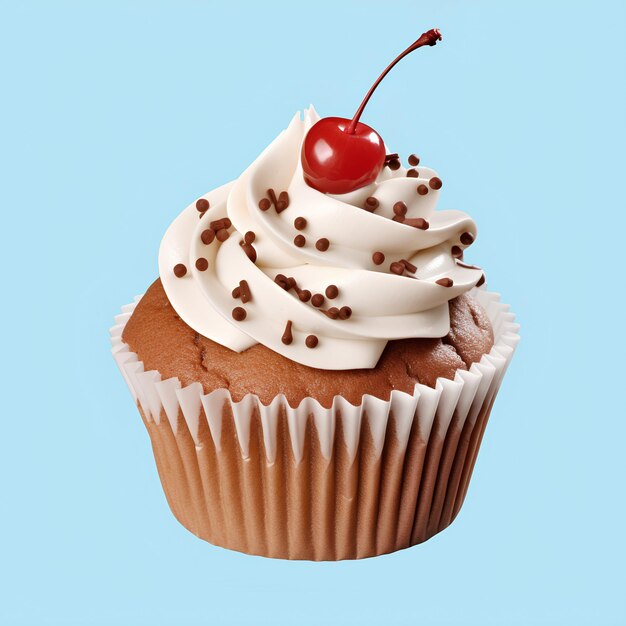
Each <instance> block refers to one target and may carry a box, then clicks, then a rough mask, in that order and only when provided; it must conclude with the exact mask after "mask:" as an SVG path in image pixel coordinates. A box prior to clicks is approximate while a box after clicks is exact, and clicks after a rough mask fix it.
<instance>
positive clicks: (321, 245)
mask: <svg viewBox="0 0 626 626" xmlns="http://www.w3.org/2000/svg"><path fill="white" fill-rule="evenodd" d="M329 246H330V241H328V239H326V237H322V238H321V239H318V240H317V241H316V242H315V247H316V248H317V249H318V250H319V251H320V252H326V250H328V248H329Z"/></svg>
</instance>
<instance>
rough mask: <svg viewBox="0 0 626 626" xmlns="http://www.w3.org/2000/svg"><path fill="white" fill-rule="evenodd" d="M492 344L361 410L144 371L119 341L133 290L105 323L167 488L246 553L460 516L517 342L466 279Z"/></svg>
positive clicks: (303, 548) (429, 527)
mask: <svg viewBox="0 0 626 626" xmlns="http://www.w3.org/2000/svg"><path fill="white" fill-rule="evenodd" d="M472 295H473V296H474V297H475V298H476V299H477V300H478V302H479V303H480V304H481V305H482V306H483V308H484V309H485V310H486V312H487V314H488V316H489V318H490V320H491V323H492V326H493V330H494V338H495V341H494V346H493V348H492V349H491V351H490V352H489V354H486V355H484V356H483V357H482V359H481V360H480V361H479V362H477V363H474V364H473V365H472V366H471V367H470V369H469V370H467V371H466V370H457V372H456V375H455V378H454V380H448V379H444V378H439V379H438V380H437V383H436V386H435V388H434V389H433V388H431V387H428V386H426V385H421V384H417V385H415V389H414V392H413V394H408V393H404V392H401V391H395V390H394V391H392V392H391V395H390V399H389V400H388V401H384V400H380V399H378V398H375V397H374V396H370V395H367V394H366V395H364V396H363V398H362V401H361V403H360V404H359V405H358V406H355V405H352V404H350V403H349V402H347V401H346V400H345V399H344V398H342V397H341V396H336V397H335V398H334V400H333V403H332V406H331V407H330V408H324V407H322V406H321V405H320V403H319V402H317V400H315V399H314V398H310V397H309V398H305V399H304V400H302V402H301V403H300V404H299V405H298V406H297V407H291V406H289V403H288V402H287V400H286V398H285V397H284V396H283V395H282V394H281V395H278V396H276V397H275V398H274V400H273V401H272V402H271V403H270V404H269V405H264V404H263V403H262V402H261V401H260V400H259V398H258V397H257V396H255V395H252V394H249V395H247V396H245V397H244V398H243V399H242V400H241V401H239V402H235V401H234V400H233V399H232V397H231V395H230V392H229V390H228V389H218V390H215V391H213V392H211V393H209V394H204V393H203V390H202V386H201V384H200V383H194V384H192V385H189V386H187V387H182V386H181V384H180V381H179V380H178V379H177V378H170V379H167V380H162V379H161V375H160V374H159V372H157V371H154V370H152V371H145V370H144V366H143V363H142V362H141V361H140V360H139V358H138V356H137V354H135V353H133V352H131V351H130V349H129V347H128V345H126V344H125V343H124V342H123V341H122V333H123V330H124V326H125V324H126V322H127V321H128V319H129V318H130V316H131V315H132V312H133V310H134V308H135V306H136V304H137V302H139V300H140V299H141V297H140V296H139V297H137V298H135V302H133V303H132V304H128V305H125V306H124V307H122V313H121V314H120V315H118V316H117V317H116V320H115V321H116V324H115V326H114V327H113V328H112V329H111V340H112V344H113V355H114V357H115V360H116V362H117V364H118V366H119V367H120V370H121V372H122V375H123V376H124V378H125V380H126V382H127V384H128V387H129V389H130V391H131V393H132V395H133V398H134V399H135V402H136V403H137V405H138V407H139V410H140V413H141V415H142V417H143V420H144V422H145V424H146V427H147V429H148V432H149V434H150V438H151V441H152V446H153V450H154V453H155V458H156V462H157V468H158V470H159V475H160V477H161V482H162V484H163V487H164V490H165V494H166V497H167V499H168V502H169V504H170V507H171V509H172V511H173V512H174V514H175V515H176V517H177V518H178V519H179V521H180V522H181V523H182V524H183V525H184V526H186V527H187V528H188V529H189V530H191V531H192V532H193V533H195V534H196V535H198V536H199V537H201V538H203V539H205V540H207V541H209V542H211V543H213V544H216V545H220V546H223V547H226V548H231V549H235V550H239V551H241V552H246V553H249V554H260V555H264V556H271V557H278V558H292V559H311V560H339V559H346V558H363V557H368V556H375V555H377V554H383V553H387V552H392V551H394V550H398V549H401V548H405V547H408V546H411V545H414V544H416V543H420V542H422V541H425V540H426V539H428V538H429V537H431V536H432V535H434V534H436V533H437V532H439V531H441V530H443V529H444V528H445V527H447V526H448V525H449V524H450V523H451V522H452V520H453V519H454V517H455V516H456V515H457V513H458V511H459V509H460V508H461V505H462V503H463V500H464V498H465V494H466V492H467V487H468V484H469V479H470V476H471V473H472V470H473V467H474V463H475V461H476V457H477V454H478V449H479V446H480V442H481V440H482V435H483V432H484V428H485V426H486V423H487V419H488V417H489V413H490V411H491V406H492V405H493V401H494V399H495V396H496V393H497V391H498V388H499V386H500V383H501V381H502V377H503V376H504V373H505V371H506V368H507V367H508V364H509V363H510V361H511V358H512V356H513V352H514V351H515V348H516V346H517V343H518V341H519V335H518V329H519V326H518V325H517V324H516V323H515V322H514V315H513V314H512V313H510V312H509V307H508V306H507V305H504V304H502V303H500V296H499V295H498V294H495V293H490V292H487V291H485V290H481V289H475V290H474V291H473V293H472Z"/></svg>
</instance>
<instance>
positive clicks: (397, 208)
mask: <svg viewBox="0 0 626 626" xmlns="http://www.w3.org/2000/svg"><path fill="white" fill-rule="evenodd" d="M407 210H408V208H407V206H406V202H402V200H400V201H399V202H396V203H395V204H394V205H393V212H394V213H395V214H396V215H406V212H407Z"/></svg>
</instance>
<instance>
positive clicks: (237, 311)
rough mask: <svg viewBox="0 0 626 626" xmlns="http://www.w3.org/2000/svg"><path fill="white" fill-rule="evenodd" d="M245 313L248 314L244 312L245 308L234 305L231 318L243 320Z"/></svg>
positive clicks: (238, 320) (237, 320)
mask: <svg viewBox="0 0 626 626" xmlns="http://www.w3.org/2000/svg"><path fill="white" fill-rule="evenodd" d="M247 315H248V314H247V313H246V310H245V309H244V308H243V307H240V306H236V307H235V308H234V309H233V312H232V316H233V319H234V320H235V321H236V322H243V320H245V319H246V316H247Z"/></svg>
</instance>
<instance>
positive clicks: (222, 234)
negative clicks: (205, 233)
mask: <svg viewBox="0 0 626 626" xmlns="http://www.w3.org/2000/svg"><path fill="white" fill-rule="evenodd" d="M215 237H216V239H217V240H218V241H220V242H224V241H226V240H227V239H228V238H229V237H230V233H229V232H228V231H227V230H226V229H225V228H220V229H219V230H218V231H217V232H216V233H215Z"/></svg>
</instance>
